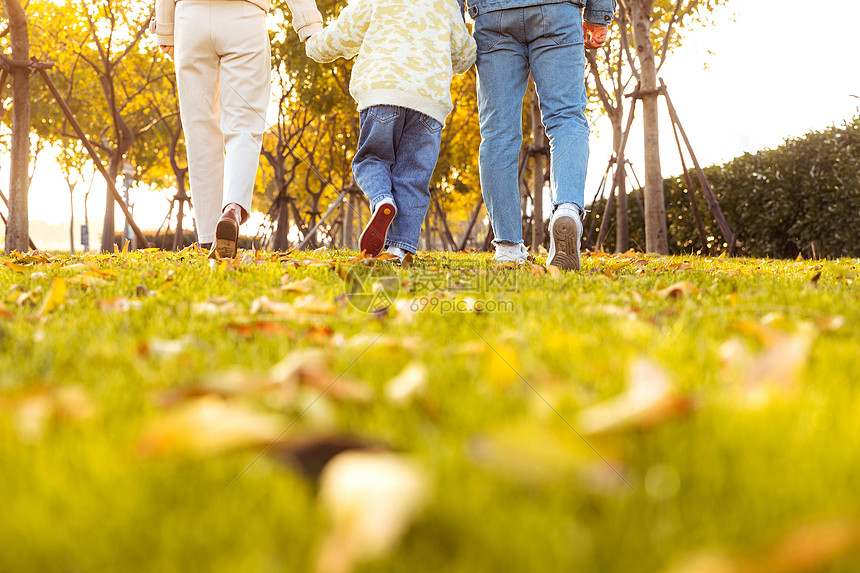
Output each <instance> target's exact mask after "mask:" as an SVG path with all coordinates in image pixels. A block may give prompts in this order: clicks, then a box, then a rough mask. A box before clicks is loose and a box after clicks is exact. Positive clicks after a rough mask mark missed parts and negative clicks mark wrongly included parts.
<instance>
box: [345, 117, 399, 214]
mask: <svg viewBox="0 0 860 573" xmlns="http://www.w3.org/2000/svg"><path fill="white" fill-rule="evenodd" d="M402 116H403V109H401V108H399V107H395V106H389V105H375V106H373V107H369V108H367V109H363V110H361V113H359V115H358V118H359V130H360V131H359V136H358V149H357V150H356V152H355V157H353V159H352V174H353V176H354V177H355V183H356V184H357V185H358V187H359V189H361V190H362V191H363V192H364V194H365V195H366V196H367V199H368V200H369V201H370V210H371V211H373V210H374V209H375V208H376V205H378V204H379V202H380V201H382V200H383V199H389V200H391V201H394V193H393V191H392V180H391V170H392V169H393V168H394V161H395V159H396V153H395V133H397V132H398V131H399V130H400V126H401V125H402V124H403V117H402Z"/></svg>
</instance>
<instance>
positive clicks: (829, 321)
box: [815, 315, 845, 332]
mask: <svg viewBox="0 0 860 573" xmlns="http://www.w3.org/2000/svg"><path fill="white" fill-rule="evenodd" d="M843 326H845V317H844V316H838V315H837V316H819V317H818V318H816V319H815V328H817V329H818V330H819V331H820V332H836V331H837V330H840V329H841V328H842V327H843Z"/></svg>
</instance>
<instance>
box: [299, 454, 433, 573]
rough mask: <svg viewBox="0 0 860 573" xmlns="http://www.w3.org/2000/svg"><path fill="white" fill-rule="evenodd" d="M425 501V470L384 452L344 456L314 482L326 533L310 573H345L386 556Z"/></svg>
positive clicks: (428, 488) (428, 490) (427, 484)
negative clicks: (326, 520)
mask: <svg viewBox="0 0 860 573" xmlns="http://www.w3.org/2000/svg"><path fill="white" fill-rule="evenodd" d="M430 498H431V481H430V478H429V476H428V475H427V472H426V470H425V469H424V468H423V467H422V466H420V465H418V464H417V463H416V462H413V461H412V460H410V459H408V458H406V457H404V456H400V455H397V454H392V453H387V452H361V451H347V452H344V453H342V454H339V455H337V456H335V457H334V458H333V459H332V460H331V461H330V462H329V463H328V464H326V466H325V468H324V469H323V472H322V475H321V476H320V492H319V499H320V504H321V506H322V508H323V510H324V511H325V513H326V514H327V515H328V516H329V519H330V523H331V525H330V527H329V530H328V532H327V533H326V534H325V536H324V538H323V540H322V543H321V545H320V547H319V550H318V552H317V555H316V558H315V562H316V563H315V569H316V571H320V572H322V571H325V572H326V573H346V572H349V571H354V570H355V568H356V567H357V566H358V565H359V564H361V563H363V562H366V561H371V560H374V559H378V558H380V557H384V556H386V555H388V554H390V553H391V552H392V551H393V550H394V549H395V548H396V547H397V545H398V543H399V542H400V540H401V539H402V537H403V536H404V534H405V533H406V532H407V531H408V529H409V527H410V526H411V525H412V523H413V522H414V521H415V519H416V518H417V517H418V516H419V515H420V514H421V513H422V511H423V510H424V509H425V508H426V507H427V505H428V504H429V501H430Z"/></svg>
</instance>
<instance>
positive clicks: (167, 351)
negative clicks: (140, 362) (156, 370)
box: [138, 335, 195, 358]
mask: <svg viewBox="0 0 860 573" xmlns="http://www.w3.org/2000/svg"><path fill="white" fill-rule="evenodd" d="M194 342H195V340H194V338H193V337H192V336H190V335H186V336H183V337H182V338H177V339H173V340H166V339H162V338H151V339H149V340H147V341H146V342H144V343H143V344H142V345H141V346H140V348H138V354H141V355H151V356H155V357H158V358H173V357H175V356H179V355H180V354H182V352H183V351H184V350H185V349H186V348H188V347H189V346H190V345H191V344H193V343H194Z"/></svg>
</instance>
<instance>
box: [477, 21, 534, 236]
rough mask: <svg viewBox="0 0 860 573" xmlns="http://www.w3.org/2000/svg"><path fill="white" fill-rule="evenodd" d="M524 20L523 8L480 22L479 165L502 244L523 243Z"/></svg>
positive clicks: (525, 60) (488, 210) (525, 57)
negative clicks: (521, 161) (521, 202)
mask: <svg viewBox="0 0 860 573" xmlns="http://www.w3.org/2000/svg"><path fill="white" fill-rule="evenodd" d="M522 15H523V9H522V8H516V9H510V10H496V11H494V12H486V13H483V14H480V15H479V16H478V17H477V19H476V20H475V34H474V36H475V42H476V43H477V44H478V58H477V69H478V118H479V122H480V126H481V146H480V155H479V158H478V163H479V166H480V174H481V189H482V192H483V194H484V202H485V203H486V205H487V212H488V213H489V215H490V221H491V222H492V225H493V231H494V232H495V235H496V239H495V241H496V242H497V243H498V242H500V241H505V242H510V243H522V240H523V231H522V212H521V210H520V186H519V180H518V172H519V155H520V147H521V146H522V143H523V134H522V105H523V96H524V95H525V91H526V85H527V83H528V74H529V71H528V56H527V51H526V46H525V36H524V34H523V26H522Z"/></svg>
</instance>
